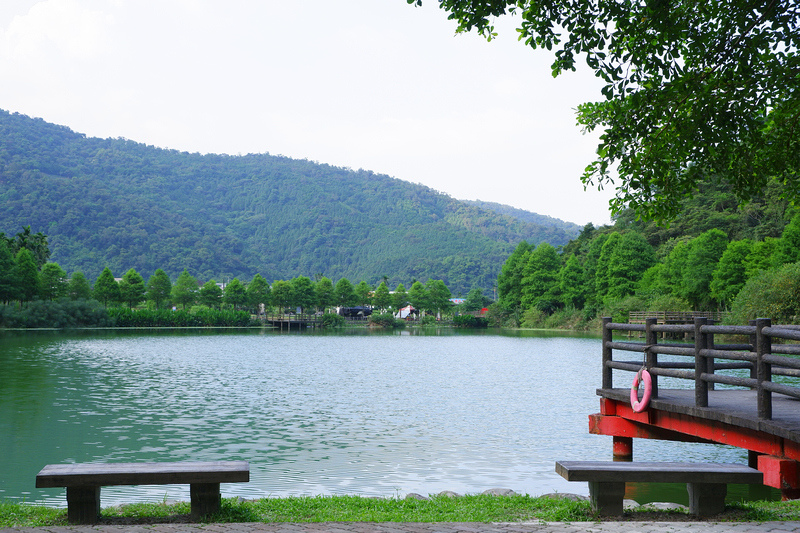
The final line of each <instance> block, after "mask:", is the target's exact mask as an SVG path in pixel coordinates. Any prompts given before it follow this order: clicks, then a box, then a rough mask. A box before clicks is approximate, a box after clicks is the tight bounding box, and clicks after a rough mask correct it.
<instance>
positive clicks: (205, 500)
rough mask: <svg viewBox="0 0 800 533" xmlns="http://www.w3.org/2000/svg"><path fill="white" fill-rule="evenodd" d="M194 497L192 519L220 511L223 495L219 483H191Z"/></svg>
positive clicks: (191, 493)
mask: <svg viewBox="0 0 800 533" xmlns="http://www.w3.org/2000/svg"><path fill="white" fill-rule="evenodd" d="M189 494H190V496H191V499H192V519H193V520H200V519H201V518H203V517H204V516H206V515H209V514H212V513H216V512H217V511H219V506H220V503H221V501H222V496H220V493H219V483H192V484H191V485H189Z"/></svg>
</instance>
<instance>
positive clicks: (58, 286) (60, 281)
mask: <svg viewBox="0 0 800 533" xmlns="http://www.w3.org/2000/svg"><path fill="white" fill-rule="evenodd" d="M39 294H40V295H41V297H42V300H56V299H58V298H61V297H62V296H65V295H66V294H67V273H66V272H64V269H63V268H61V267H60V266H59V265H58V263H45V264H44V265H42V270H41V272H39Z"/></svg>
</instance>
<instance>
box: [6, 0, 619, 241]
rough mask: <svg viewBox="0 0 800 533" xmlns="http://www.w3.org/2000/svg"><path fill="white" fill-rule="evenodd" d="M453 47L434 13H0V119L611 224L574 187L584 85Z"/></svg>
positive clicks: (482, 51) (395, 3) (232, 3)
mask: <svg viewBox="0 0 800 533" xmlns="http://www.w3.org/2000/svg"><path fill="white" fill-rule="evenodd" d="M514 22H515V21H514V20H513V19H504V18H503V19H500V20H498V21H497V23H496V25H497V28H498V31H499V36H498V38H497V39H495V40H493V41H491V42H487V41H486V40H485V39H483V38H482V37H480V36H479V35H477V34H461V35H456V34H455V23H454V22H453V21H450V20H447V13H445V12H444V11H442V10H440V9H439V8H438V2H437V1H436V0H425V1H424V4H423V6H422V7H421V8H420V7H414V6H412V5H408V4H407V3H406V0H343V1H339V2H333V1H331V0H291V1H286V0H259V1H256V2H254V1H252V0H43V1H36V0H0V109H5V110H7V111H10V112H18V113H22V114H25V115H28V116H31V117H38V118H42V119H44V120H45V121H47V122H52V123H55V124H60V125H64V126H67V127H69V128H71V129H72V130H75V131H77V132H80V133H84V134H86V135H87V136H91V137H101V138H107V137H112V138H117V137H124V138H127V139H131V140H134V141H137V142H141V143H145V144H148V145H153V146H157V147H161V148H170V149H176V150H181V151H187V152H199V153H226V154H231V155H236V154H247V153H270V154H273V155H284V156H288V157H293V158H297V159H308V160H311V161H318V162H320V163H327V164H330V165H334V166H338V167H350V168H353V169H359V168H363V169H367V170H371V171H373V172H376V173H379V174H387V175H389V176H392V177H395V178H398V179H401V180H405V181H409V182H413V183H421V184H424V185H427V186H428V187H431V188H432V189H435V190H437V191H441V192H443V193H446V194H448V195H450V196H452V197H454V198H457V199H462V200H476V199H479V200H484V201H490V202H498V203H502V204H507V205H511V206H514V207H517V208H520V209H525V210H528V211H532V212H534V213H539V214H542V215H549V216H552V217H555V218H559V219H561V220H566V221H569V222H575V223H578V224H581V225H583V224H586V223H588V222H592V223H594V224H595V225H599V224H606V223H609V222H610V215H609V211H608V200H609V199H610V198H611V197H612V196H613V186H607V187H606V189H605V190H604V191H597V190H596V189H595V188H589V189H587V190H585V191H584V187H583V184H582V183H581V181H580V175H581V174H582V172H583V169H584V168H585V167H586V166H587V165H588V164H589V163H590V162H591V161H592V159H593V157H594V155H595V150H596V147H597V139H598V134H597V133H596V132H594V133H591V134H586V135H584V134H583V133H582V132H581V129H580V127H579V126H578V125H577V123H576V118H575V108H576V107H577V106H578V105H579V104H580V103H582V102H587V101H596V100H600V99H601V95H600V88H601V82H600V81H599V80H597V79H595V78H594V77H593V75H592V74H591V72H588V71H581V70H580V69H579V71H578V72H575V73H566V74H562V75H561V76H559V77H558V78H555V79H554V78H553V77H552V75H551V73H550V64H551V63H552V56H551V54H550V53H548V52H547V51H543V50H532V49H530V48H529V47H526V46H525V45H524V44H523V43H521V42H519V41H518V40H517V38H516V32H515V31H514V28H515V26H514ZM0 141H1V139H0Z"/></svg>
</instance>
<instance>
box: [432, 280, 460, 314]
mask: <svg viewBox="0 0 800 533" xmlns="http://www.w3.org/2000/svg"><path fill="white" fill-rule="evenodd" d="M425 288H426V289H427V291H428V300H429V302H430V306H431V309H435V310H436V312H437V313H441V312H442V311H443V310H445V311H446V310H447V309H449V308H450V307H452V305H453V302H451V301H450V298H451V297H452V296H453V295H452V294H451V293H450V289H448V288H447V285H446V284H445V282H444V280H441V279H429V280H428V283H426V284H425Z"/></svg>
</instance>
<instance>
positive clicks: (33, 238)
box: [0, 226, 50, 269]
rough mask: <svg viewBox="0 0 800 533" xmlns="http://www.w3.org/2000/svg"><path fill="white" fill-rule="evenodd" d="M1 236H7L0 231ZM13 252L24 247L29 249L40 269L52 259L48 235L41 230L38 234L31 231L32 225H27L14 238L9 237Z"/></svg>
mask: <svg viewBox="0 0 800 533" xmlns="http://www.w3.org/2000/svg"><path fill="white" fill-rule="evenodd" d="M0 236H5V233H0ZM8 242H9V244H10V248H11V252H12V253H14V254H16V253H19V251H20V250H22V249H23V248H25V249H27V250H28V251H29V252H30V253H31V255H33V260H34V262H35V263H36V268H37V269H40V268H42V267H43V266H44V264H45V263H47V261H48V260H49V259H50V246H49V245H48V243H47V235H45V234H44V233H42V232H41V231H39V232H37V233H36V234H32V233H31V227H30V226H25V227H24V228H22V231H21V232H20V233H17V235H16V236H15V237H14V238H13V239H9V241H8Z"/></svg>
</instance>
